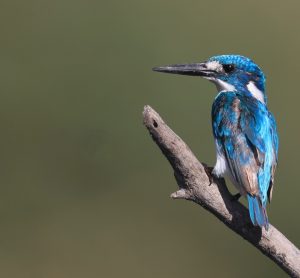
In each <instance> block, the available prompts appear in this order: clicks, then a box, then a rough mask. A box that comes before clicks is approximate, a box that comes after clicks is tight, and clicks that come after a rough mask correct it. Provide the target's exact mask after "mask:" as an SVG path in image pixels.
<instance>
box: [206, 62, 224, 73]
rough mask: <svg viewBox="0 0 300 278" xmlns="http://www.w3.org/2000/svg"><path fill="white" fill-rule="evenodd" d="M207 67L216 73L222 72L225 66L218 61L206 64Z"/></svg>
mask: <svg viewBox="0 0 300 278" xmlns="http://www.w3.org/2000/svg"><path fill="white" fill-rule="evenodd" d="M206 67H207V69H208V70H213V71H216V72H222V71H223V66H222V65H221V64H220V63H219V62H218V61H211V62H207V63H206Z"/></svg>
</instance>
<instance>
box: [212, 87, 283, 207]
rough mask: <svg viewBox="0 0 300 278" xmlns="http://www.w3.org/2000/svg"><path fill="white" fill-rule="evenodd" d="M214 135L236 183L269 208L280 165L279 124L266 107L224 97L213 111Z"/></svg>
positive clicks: (241, 98)
mask: <svg viewBox="0 0 300 278" xmlns="http://www.w3.org/2000/svg"><path fill="white" fill-rule="evenodd" d="M212 122H213V132H214V136H215V138H216V141H217V144H218V145H219V147H220V148H221V149H222V151H223V153H224V154H225V158H226V161H227V164H228V167H229V170H230V172H231V175H232V177H233V178H234V180H235V181H236V183H237V184H238V185H239V186H240V187H241V191H244V192H246V193H248V194H250V195H251V196H257V197H259V199H260V200H261V202H262V204H264V206H265V204H266V200H267V195H268V194H269V195H270V190H269V188H270V187H271V186H272V181H273V177H274V171H275V168H276V163H277V152H278V137H277V132H276V124H275V120H274V118H273V116H272V115H271V114H270V112H269V111H268V110H267V107H266V106H265V105H264V104H263V103H261V102H259V101H257V100H256V99H254V98H252V97H247V96H244V95H239V94H238V93H236V92H232V93H230V92H226V93H221V94H219V95H218V96H217V98H216V100H215V102H214V104H213V109H212Z"/></svg>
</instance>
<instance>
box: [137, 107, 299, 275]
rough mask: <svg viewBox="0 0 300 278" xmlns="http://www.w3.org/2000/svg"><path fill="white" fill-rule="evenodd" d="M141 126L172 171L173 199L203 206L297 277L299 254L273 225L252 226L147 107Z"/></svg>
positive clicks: (219, 182) (241, 208) (219, 183)
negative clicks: (177, 187)
mask: <svg viewBox="0 0 300 278" xmlns="http://www.w3.org/2000/svg"><path fill="white" fill-rule="evenodd" d="M143 117H144V125H145V126H146V127H147V129H148V131H149V132H150V135H151V136H152V138H153V140H154V141H155V143H156V144H157V145H158V146H159V148H160V149H161V151H162V152H163V154H164V155H165V157H166V158H167V159H168V160H169V162H170V164H171V165H172V167H173V169H174V175H175V178H176V180H177V183H178V186H179V190H178V191H176V192H174V193H173V194H171V198H173V199H186V200H190V201H193V202H195V203H197V204H199V205H200V206H202V207H204V208H205V209H207V210H208V211H210V212H211V213H212V214H213V215H215V216H216V217H217V218H218V219H219V220H221V221H222V222H223V223H224V224H225V225H226V226H227V227H228V228H230V229H231V230H233V231H234V232H236V233H237V234H239V235H240V236H242V237H243V238H244V239H246V240H247V241H249V242H250V243H251V244H252V245H253V246H255V247H256V248H257V249H258V250H260V251H261V252H262V253H263V254H264V255H266V256H268V257H269V258H270V259H271V260H273V261H274V262H275V263H276V264H277V265H278V266H279V267H281V268H282V269H283V270H284V271H286V273H288V274H289V275H290V276H292V277H300V251H299V249H298V248H297V247H296V246H295V245H294V244H293V243H292V242H290V241H289V240H288V239H287V238H286V237H285V236H284V235H283V234H282V233H281V232H279V231H278V230H277V229H276V228H275V227H274V226H272V225H270V226H269V230H268V231H266V230H265V229H261V228H259V227H257V226H253V225H252V223H251V220H250V217H249V213H248V209H247V208H246V207H245V206H243V205H242V204H241V203H239V202H237V201H233V199H232V197H233V196H232V195H231V194H230V192H229V191H228V189H227V187H226V184H225V181H224V180H223V179H215V178H213V177H212V176H211V174H210V172H211V171H210V168H209V167H207V166H206V165H205V164H203V163H200V162H199V161H198V160H197V158H196V157H195V155H194V154H193V153H192V151H191V150H190V148H189V147H188V146H187V145H186V144H185V142H183V141H182V139H181V138H180V137H179V136H178V135H176V134H175V133H174V132H173V131H172V130H171V129H170V128H169V127H168V126H167V124H166V123H165V122H164V121H163V120H162V119H161V117H160V116H159V115H158V113H157V112H155V111H154V110H153V109H152V108H151V107H150V106H145V108H144V112H143Z"/></svg>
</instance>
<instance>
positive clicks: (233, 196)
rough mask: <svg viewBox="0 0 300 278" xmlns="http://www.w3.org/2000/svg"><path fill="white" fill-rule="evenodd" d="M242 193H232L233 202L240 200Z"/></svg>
mask: <svg viewBox="0 0 300 278" xmlns="http://www.w3.org/2000/svg"><path fill="white" fill-rule="evenodd" d="M241 196H242V195H241V194H240V193H237V194H235V195H232V197H231V201H232V202H236V201H238V200H239V199H240V198H241Z"/></svg>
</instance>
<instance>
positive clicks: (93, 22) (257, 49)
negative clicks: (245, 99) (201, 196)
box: [0, 0, 300, 278]
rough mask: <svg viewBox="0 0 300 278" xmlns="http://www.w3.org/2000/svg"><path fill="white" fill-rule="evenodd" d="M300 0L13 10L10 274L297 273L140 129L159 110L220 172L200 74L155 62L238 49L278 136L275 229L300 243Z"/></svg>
mask: <svg viewBox="0 0 300 278" xmlns="http://www.w3.org/2000/svg"><path fill="white" fill-rule="evenodd" d="M299 9H300V3H299V1H296V0H295V1H290V0H288V1H284V2H283V1H282V2H280V1H277V2H276V1H271V0H269V1H258V0H253V1H237V0H236V1H233V0H228V1H199V0H198V1H193V0H187V1H178V0H172V1H171V0H169V1H161V0H151V1H150V0H149V1H145V0H144V1H143V0H128V1H121V0H115V1H114V0H112V1H108V0H107V1H104V0H98V1H92V0H88V1H84V0H81V1H79V0H75V1H70V0H51V1H50V0H39V1H38V0H27V1H21V0H4V1H1V3H0V29H1V32H0V34H1V39H0V55H1V56H0V130H1V133H0V165H1V167H0V276H1V277H24V278H27V277H28V278H35V277H36V278H40V277H42V278H48V277H56V278H60V277H72V278H76V277H91V278H93V277H104V278H106V277H107V278H110V277H145V278H147V277H149V278H150V277H172V278H177V277H267V276H268V277H271V275H272V277H284V276H285V274H284V272H282V271H281V270H280V269H279V268H278V267H277V266H276V265H275V264H273V262H271V261H270V260H269V259H267V258H266V257H265V256H263V255H262V254H260V253H259V252H258V251H257V250H255V249H254V248H253V247H252V246H250V245H249V244H248V243H247V242H246V241H244V240H243V239H241V238H240V237H238V236H237V235H235V234H233V233H232V232H231V231H229V230H228V229H227V228H226V227H225V226H224V225H223V224H222V223H220V222H219V221H218V220H217V219H216V218H215V217H213V216H212V215H210V214H208V213H207V212H206V211H205V210H203V209H201V208H200V207H198V206H196V205H194V204H192V203H189V202H186V201H172V200H171V199H169V194H170V193H171V192H173V191H175V190H176V188H177V185H176V182H175V180H174V178H173V173H172V171H171V168H170V166H169V165H168V163H167V161H166V160H165V158H164V157H163V156H162V155H161V153H160V151H159V150H158V148H157V147H156V146H155V145H154V144H153V142H152V141H151V139H150V137H149V135H148V133H147V131H146V130H145V128H144V127H143V125H142V117H141V113H142V110H143V106H144V105H145V104H150V105H152V106H153V107H154V108H155V109H157V110H158V111H159V112H160V114H161V115H162V116H163V117H164V119H165V120H166V121H167V122H168V124H169V125H170V126H171V127H172V128H173V129H174V130H175V131H176V132H177V133H178V134H179V135H180V136H181V137H182V138H183V139H184V140H185V141H186V142H187V143H188V144H189V145H190V147H191V148H192V149H193V151H194V152H195V153H196V155H197V156H198V157H199V159H200V160H201V161H205V162H207V163H209V164H213V163H214V161H215V149H214V144H213V138H212V134H211V126H210V108H211V104H212V101H213V99H214V96H215V94H216V90H215V88H214V86H213V85H212V84H210V83H209V82H207V81H204V80H202V79H200V78H192V77H183V76H172V75H163V74H158V73H154V72H152V71H151V68H152V67H153V66H158V65H165V64H170V63H181V62H200V61H203V60H205V59H207V58H208V57H210V56H212V55H216V54H224V53H238V54H243V55H246V56H249V57H251V58H252V59H254V60H255V61H256V62H257V63H258V64H259V65H260V66H261V67H262V68H263V69H264V71H265V73H266V75H267V90H268V96H269V106H270V109H271V110H272V111H273V113H274V114H275V116H276V119H277V122H278V129H279V133H280V153H279V167H278V171H277V175H276V184H275V190H274V195H273V196H274V198H273V202H272V204H271V205H270V206H269V209H268V211H269V217H270V221H271V223H272V224H274V225H275V226H277V227H278V228H279V229H280V230H281V231H282V232H284V233H285V234H286V235H287V236H288V237H289V238H290V239H291V240H292V241H293V242H294V243H295V244H296V245H298V246H300V223H299V199H298V196H299V193H300V189H299V188H300V187H299V182H298V178H299V176H298V174H299V170H298V166H299V156H300V150H299V137H300V127H299V100H300V96H299V94H300V92H299V74H300V67H299V64H300V57H299V50H300V18H299Z"/></svg>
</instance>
